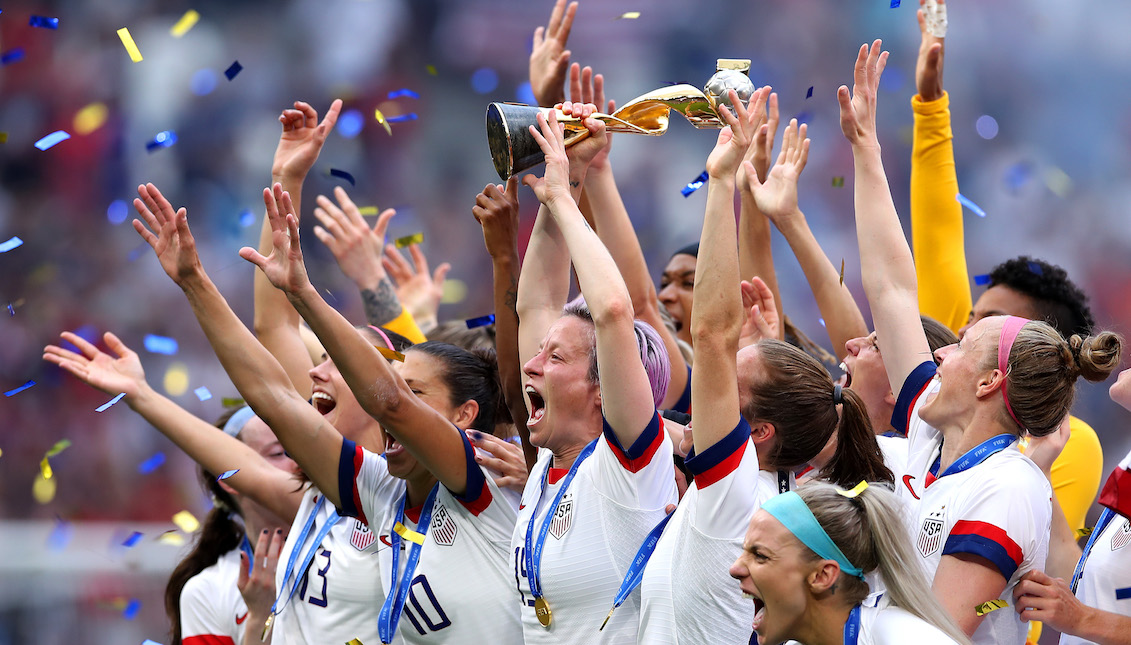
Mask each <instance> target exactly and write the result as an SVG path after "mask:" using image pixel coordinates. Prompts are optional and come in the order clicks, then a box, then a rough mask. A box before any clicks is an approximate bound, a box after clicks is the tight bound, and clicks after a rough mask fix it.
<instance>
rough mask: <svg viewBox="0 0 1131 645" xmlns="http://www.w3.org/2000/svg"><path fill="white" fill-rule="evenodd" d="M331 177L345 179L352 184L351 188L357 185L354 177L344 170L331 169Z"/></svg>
mask: <svg viewBox="0 0 1131 645" xmlns="http://www.w3.org/2000/svg"><path fill="white" fill-rule="evenodd" d="M330 176H331V177H337V178H339V179H345V180H346V181H348V182H349V183H350V186H356V185H357V182H356V181H354V178H353V175H351V174H349V173H348V172H346V171H344V170H338V169H337V168H331V169H330Z"/></svg>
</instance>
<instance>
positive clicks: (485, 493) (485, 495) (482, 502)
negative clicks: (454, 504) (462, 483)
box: [455, 480, 494, 517]
mask: <svg viewBox="0 0 1131 645" xmlns="http://www.w3.org/2000/svg"><path fill="white" fill-rule="evenodd" d="M455 498H456V500H458V501H459V503H460V504H463V507H464V508H466V509H467V511H468V512H469V513H471V514H472V515H474V516H475V517H479V514H480V513H482V512H483V511H485V510H487V507H488V506H490V505H491V502H492V501H493V500H494V497H493V496H492V495H491V487H490V486H488V485H487V481H486V480H484V481H483V488H482V489H480V491H479V494H478V495H476V496H475V498H474V499H471V500H466V499H464V498H462V497H460V496H458V495H456V496H455Z"/></svg>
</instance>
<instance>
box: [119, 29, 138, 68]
mask: <svg viewBox="0 0 1131 645" xmlns="http://www.w3.org/2000/svg"><path fill="white" fill-rule="evenodd" d="M118 38H121V39H122V45H124V46H125V48H126V51H128V52H129V53H130V60H132V61H133V62H135V63H140V62H141V51H140V50H138V48H137V44H136V43H134V37H133V36H131V35H130V30H129V28H128V27H122V28H121V29H119V30H118Z"/></svg>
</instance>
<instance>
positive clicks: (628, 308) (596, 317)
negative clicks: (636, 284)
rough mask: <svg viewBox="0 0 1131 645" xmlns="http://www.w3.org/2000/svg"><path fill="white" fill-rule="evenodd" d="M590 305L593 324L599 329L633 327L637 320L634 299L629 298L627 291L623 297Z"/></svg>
mask: <svg viewBox="0 0 1131 645" xmlns="http://www.w3.org/2000/svg"><path fill="white" fill-rule="evenodd" d="M588 304H589V312H590V313H591V314H592V315H593V324H594V325H597V326H599V327H606V326H608V327H611V326H615V325H623V324H628V325H632V324H633V320H634V319H635V318H636V315H635V313H634V311H633V308H632V299H631V298H629V296H628V292H627V291H626V292H625V293H624V294H623V297H621V296H620V294H618V296H617V297H613V298H609V299H607V300H605V301H603V302H600V303H596V302H595V303H588ZM594 305H596V306H594Z"/></svg>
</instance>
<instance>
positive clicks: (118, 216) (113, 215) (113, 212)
mask: <svg viewBox="0 0 1131 645" xmlns="http://www.w3.org/2000/svg"><path fill="white" fill-rule="evenodd" d="M129 214H130V207H129V205H128V204H126V200H124V199H115V200H114V201H112V202H110V205H109V206H107V207H106V219H107V220H108V221H109V222H110V223H111V224H121V223H122V222H124V221H126V217H128V216H129Z"/></svg>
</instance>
